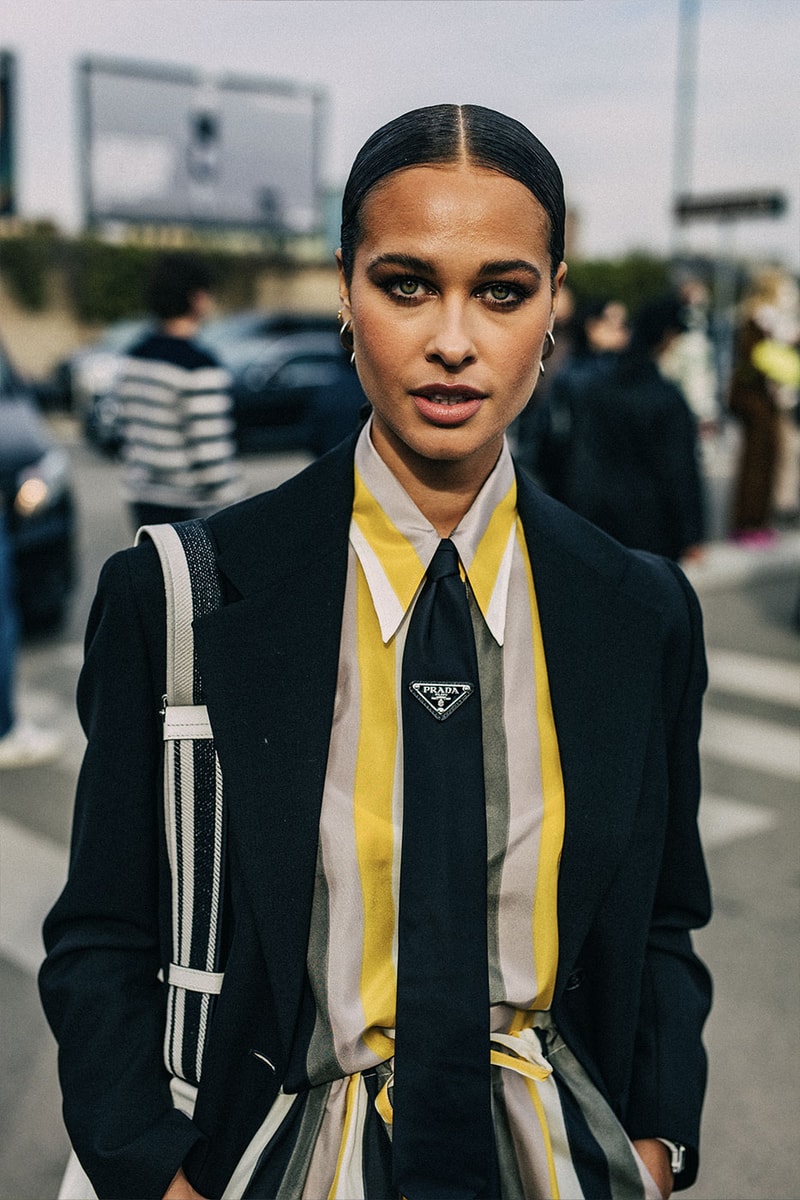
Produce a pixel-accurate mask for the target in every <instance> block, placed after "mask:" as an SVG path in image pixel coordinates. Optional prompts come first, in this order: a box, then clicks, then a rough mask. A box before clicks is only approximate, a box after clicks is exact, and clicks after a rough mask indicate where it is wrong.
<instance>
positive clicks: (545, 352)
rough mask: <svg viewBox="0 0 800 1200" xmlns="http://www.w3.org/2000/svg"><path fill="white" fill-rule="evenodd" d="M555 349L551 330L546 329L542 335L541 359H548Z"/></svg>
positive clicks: (554, 340)
mask: <svg viewBox="0 0 800 1200" xmlns="http://www.w3.org/2000/svg"><path fill="white" fill-rule="evenodd" d="M555 348H556V339H555V338H554V337H553V331H552V329H548V330H547V331H546V333H545V335H544V347H543V349H542V358H549V357H550V355H551V354H552V353H553V351H554V350H555Z"/></svg>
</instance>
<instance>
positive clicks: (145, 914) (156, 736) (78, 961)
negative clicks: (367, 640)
mask: <svg viewBox="0 0 800 1200" xmlns="http://www.w3.org/2000/svg"><path fill="white" fill-rule="evenodd" d="M164 621H165V602H164V595H163V582H162V578H161V571H160V567H159V564H158V558H157V553H156V551H155V548H154V547H153V546H152V545H151V544H149V543H148V544H146V545H143V546H140V547H137V548H136V549H134V550H129V551H125V552H122V553H120V554H118V555H115V556H114V557H113V558H112V559H110V560H109V562H108V563H107V564H106V566H105V568H104V569H103V572H102V575H101V578H100V582H99V587H98V593H97V596H96V598H95V602H94V605H93V607H92V611H91V615H90V618H89V623H88V627H87V634H86V646H85V661H84V666H83V670H82V672H81V676H80V680H79V684H78V711H79V715H80V719H81V723H82V725H83V729H84V732H85V734H86V737H87V746H86V752H85V757H84V760H83V765H82V768H81V772H80V776H79V781H78V787H77V795H76V802H75V812H74V821H73V831H72V845H71V854H70V868H69V875H68V880H67V883H66V886H65V888H64V890H63V892H62V894H61V896H60V898H59V899H58V901H57V902H56V904H55V906H54V907H53V909H52V911H51V912H50V914H49V915H48V917H47V919H46V922H45V926H44V939H45V948H46V951H47V957H46V959H45V962H44V964H43V966H42V969H41V972H40V980H39V983H40V991H41V997H42V1002H43V1005H44V1009H45V1013H46V1015H47V1018H48V1020H49V1022H50V1025H51V1027H52V1029H53V1032H54V1034H55V1036H56V1040H57V1041H58V1045H59V1074H60V1079H61V1086H62V1093H63V1102H64V1120H65V1124H66V1127H67V1130H68V1132H69V1135H70V1138H71V1139H72V1143H73V1146H74V1148H75V1150H76V1152H77V1155H78V1157H79V1159H80V1161H81V1163H82V1165H83V1167H84V1170H85V1171H86V1173H87V1174H88V1176H89V1178H90V1179H91V1181H92V1184H93V1185H94V1187H95V1189H96V1190H97V1192H98V1195H100V1196H113V1197H119V1198H121V1200H124V1198H126V1197H130V1198H131V1200H134V1198H137V1197H138V1198H141V1197H160V1196H162V1195H163V1194H164V1192H165V1191H166V1189H167V1187H168V1186H169V1183H170V1181H171V1179H172V1178H173V1176H174V1174H175V1172H176V1171H177V1169H178V1167H179V1166H180V1164H181V1163H182V1162H183V1160H184V1158H185V1157H186V1155H187V1154H188V1152H189V1150H190V1149H191V1148H192V1147H193V1146H194V1145H195V1144H196V1143H198V1142H199V1141H200V1139H201V1137H202V1134H201V1133H200V1131H199V1129H198V1128H197V1127H196V1126H195V1125H194V1124H193V1123H192V1122H191V1121H190V1120H189V1118H188V1117H186V1116H185V1115H184V1114H183V1113H181V1112H179V1111H178V1110H177V1109H175V1108H174V1107H173V1104H172V1099H171V1094H170V1090H169V1077H168V1074H167V1071H166V1069H165V1067H164V1065H163V1058H162V1041H163V1034H164V1026H165V1006H166V989H165V985H164V984H163V983H162V982H161V981H160V979H159V970H160V969H162V968H163V965H164V962H165V959H166V958H167V957H168V956H169V950H168V948H167V949H166V950H164V949H163V947H162V943H163V940H164V939H163V937H161V936H160V930H162V931H163V930H164V917H165V913H166V914H167V918H168V912H169V907H168V905H169V887H168V867H167V862H166V849H165V843H164V837H163V818H162V816H161V800H160V797H161V726H160V717H159V709H160V707H161V700H160V698H161V695H162V693H163V691H164V685H163V678H164V673H165V631H164ZM167 929H168V926H167Z"/></svg>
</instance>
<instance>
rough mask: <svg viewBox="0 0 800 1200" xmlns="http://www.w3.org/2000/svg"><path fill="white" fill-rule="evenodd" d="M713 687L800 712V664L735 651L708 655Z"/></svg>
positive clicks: (719, 651)
mask: <svg viewBox="0 0 800 1200" xmlns="http://www.w3.org/2000/svg"><path fill="white" fill-rule="evenodd" d="M708 674H709V680H710V684H711V687H713V688H717V689H719V690H720V691H723V692H733V693H735V694H736V695H741V696H751V697H755V698H757V699H759V700H771V701H773V702H774V703H775V704H785V705H788V706H790V707H794V708H800V663H787V662H782V661H781V660H779V659H775V658H764V657H762V656H761V655H757V654H737V653H734V652H733V651H731V650H709V651H708Z"/></svg>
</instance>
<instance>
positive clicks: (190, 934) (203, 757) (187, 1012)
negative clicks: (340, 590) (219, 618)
mask: <svg viewBox="0 0 800 1200" xmlns="http://www.w3.org/2000/svg"><path fill="white" fill-rule="evenodd" d="M145 536H146V537H149V538H150V539H151V540H152V541H153V543H154V544H155V547H156V549H157V551H158V555H159V559H160V561H161V568H162V571H163V575H164V589H165V596H166V611H167V663H166V695H165V699H164V706H163V710H162V716H163V719H164V730H163V737H164V743H165V744H164V823H165V828H166V837H167V855H168V858H169V864H170V873H171V877H172V943H173V944H172V959H173V961H172V963H171V964H170V968H169V975H168V979H167V984H168V995H167V1025H166V1031H165V1037H164V1060H165V1063H166V1066H167V1070H168V1071H169V1072H170V1073H171V1074H172V1075H173V1076H177V1077H179V1078H180V1079H183V1080H186V1081H187V1082H188V1083H191V1084H197V1083H199V1081H200V1071H201V1066H202V1060H203V1051H204V1048H205V1040H206V1034H207V1031H208V1026H209V1020H210V1017H211V1012H212V1009H213V1005H214V1003H215V998H216V996H217V995H218V994H219V992H220V990H221V988H222V980H223V975H222V972H220V971H219V970H218V969H217V968H218V966H219V961H218V960H219V955H220V940H221V936H220V931H221V920H222V894H223V844H222V837H223V795H222V774H221V772H220V767H219V761H218V759H217V755H216V751H215V748H214V741H213V731H212V729H211V725H210V722H209V718H208V711H207V709H206V707H205V705H204V704H203V694H202V680H201V678H200V673H199V670H198V667H197V660H196V656H195V650H194V634H193V629H192V622H193V621H194V620H195V619H196V618H198V617H202V616H205V615H206V614H208V613H210V612H213V611H214V610H215V609H217V608H219V607H220V605H221V603H222V593H221V589H220V584H219V578H218V575H217V567H216V556H215V553H214V547H213V545H212V542H211V538H210V535H209V533H208V530H207V528H206V525H205V522H204V521H202V520H195V521H184V522H180V523H178V524H176V525H147V526H144V527H143V528H142V529H140V530H139V532H138V534H137V535H136V540H137V542H139V541H140V540H141V539H142V538H143V537H145Z"/></svg>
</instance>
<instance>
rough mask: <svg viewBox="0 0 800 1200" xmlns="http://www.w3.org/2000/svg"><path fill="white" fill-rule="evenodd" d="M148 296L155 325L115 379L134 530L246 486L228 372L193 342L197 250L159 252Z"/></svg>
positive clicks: (202, 288) (233, 496)
mask: <svg viewBox="0 0 800 1200" xmlns="http://www.w3.org/2000/svg"><path fill="white" fill-rule="evenodd" d="M146 297H147V305H148V308H149V310H150V311H151V312H152V313H153V314H154V316H155V318H156V320H157V324H156V326H155V328H154V329H153V330H152V331H151V332H149V333H147V334H146V335H145V336H144V337H143V338H142V339H141V340H140V341H139V342H137V343H136V345H134V346H133V347H132V348H131V349H130V350H129V352H128V354H127V355H126V357H125V358H124V360H123V363H122V367H121V370H120V374H119V377H118V380H117V385H116V392H117V398H118V400H119V404H120V409H121V416H122V431H123V459H124V463H125V474H124V484H123V494H124V496H125V499H126V500H127V502H128V504H129V506H130V512H131V519H132V521H133V524H134V527H135V528H137V529H138V528H139V526H141V525H150V524H160V523H163V522H171V521H185V520H189V519H191V518H192V517H202V516H208V515H210V514H211V513H212V512H215V511H216V510H217V509H219V508H222V507H224V506H225V505H226V504H230V503H231V502H232V501H234V500H238V499H239V498H240V497H241V495H242V491H243V488H242V476H241V470H240V467H239V464H238V461H237V454H236V441H235V437H234V419H233V408H232V401H231V396H230V377H229V374H228V372H227V370H226V369H225V368H224V367H222V366H221V365H220V363H219V362H218V361H217V360H216V359H215V358H214V356H213V355H212V354H211V353H210V352H209V351H208V350H206V349H205V348H203V347H201V346H200V345H199V344H198V343H197V342H196V341H195V338H196V335H197V333H198V331H199V329H200V326H201V324H202V322H203V321H204V319H205V318H206V317H207V315H208V313H209V311H210V308H211V305H212V299H211V272H210V270H209V268H208V266H207V265H206V263H205V262H204V261H203V260H202V259H200V258H198V257H196V256H194V255H188V254H174V253H173V254H165V255H162V256H160V257H159V259H158V260H157V262H156V264H155V266H154V268H153V271H152V273H151V276H150V279H149V281H148V284H147V289H146Z"/></svg>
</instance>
